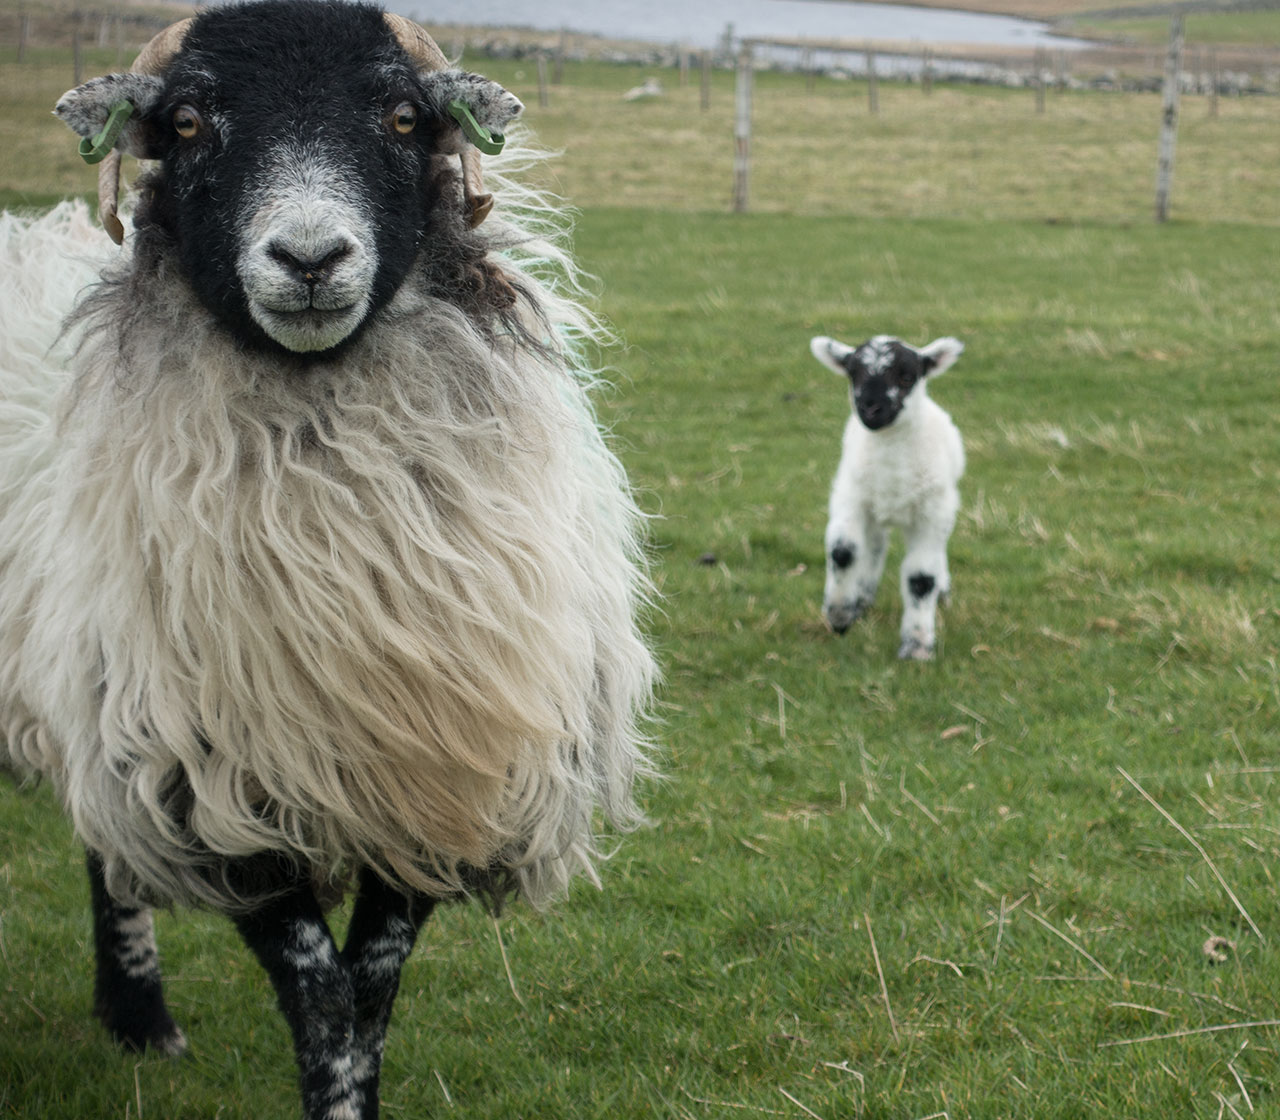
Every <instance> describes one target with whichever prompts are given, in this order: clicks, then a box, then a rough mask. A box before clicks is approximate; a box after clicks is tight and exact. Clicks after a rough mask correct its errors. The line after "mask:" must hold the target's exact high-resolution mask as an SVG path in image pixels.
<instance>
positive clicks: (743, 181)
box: [733, 42, 753, 214]
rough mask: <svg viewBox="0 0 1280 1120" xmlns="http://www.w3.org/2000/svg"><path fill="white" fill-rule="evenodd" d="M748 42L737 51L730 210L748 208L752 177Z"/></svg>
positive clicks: (750, 68)
mask: <svg viewBox="0 0 1280 1120" xmlns="http://www.w3.org/2000/svg"><path fill="white" fill-rule="evenodd" d="M751 63H752V59H751V45H750V44H749V43H745V42H744V43H743V44H742V50H741V51H739V53H738V80H737V85H736V88H735V95H736V107H737V112H736V114H735V121H734V128H733V140H734V148H733V212H734V213H735V214H744V213H746V210H747V189H748V186H749V182H750V178H751V81H752V77H753V75H752V64H751Z"/></svg>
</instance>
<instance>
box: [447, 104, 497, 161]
mask: <svg viewBox="0 0 1280 1120" xmlns="http://www.w3.org/2000/svg"><path fill="white" fill-rule="evenodd" d="M449 113H450V114H451V115H452V117H453V119H454V120H455V121H457V122H458V125H459V127H460V128H461V129H462V131H463V132H464V133H465V134H466V137H467V139H468V140H470V141H471V143H473V144H474V145H475V146H476V147H477V148H479V149H480V150H481V151H482V152H484V154H485V155H487V156H496V155H497V154H498V153H499V152H500V151H502V146H503V145H504V144H505V143H506V142H507V138H506V137H505V136H503V135H502V133H501V132H490V131H489V130H488V129H487V128H485V126H484V125H482V124H481V123H480V122H479V121H478V120H476V118H475V117H474V116H472V114H471V109H470V108H469V107H468V105H467V103H466V102H465V101H456V100H455V101H450V102H449Z"/></svg>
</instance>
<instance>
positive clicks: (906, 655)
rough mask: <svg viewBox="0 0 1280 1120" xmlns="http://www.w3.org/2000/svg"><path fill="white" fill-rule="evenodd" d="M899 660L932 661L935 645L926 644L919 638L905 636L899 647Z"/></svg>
mask: <svg viewBox="0 0 1280 1120" xmlns="http://www.w3.org/2000/svg"><path fill="white" fill-rule="evenodd" d="M898 660H899V661H932V660H933V646H930V645H925V643H924V642H922V641H920V639H919V638H903V639H902V645H900V646H899V647H898Z"/></svg>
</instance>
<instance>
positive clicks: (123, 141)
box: [53, 74, 164, 162]
mask: <svg viewBox="0 0 1280 1120" xmlns="http://www.w3.org/2000/svg"><path fill="white" fill-rule="evenodd" d="M163 92H164V82H163V81H162V80H161V79H160V78H157V77H153V76H152V75H150V74H106V75H104V76H103V77H101V78H90V79H89V81H87V82H85V84H84V85H82V86H77V87H76V88H75V89H72V90H68V91H67V92H66V93H64V94H63V95H62V97H61V98H59V100H58V104H57V105H55V106H54V109H53V111H54V112H55V113H56V114H57V115H58V116H59V117H61V118H62V120H64V121H65V122H66V123H67V124H68V125H69V126H70V127H71V129H72V131H74V132H77V133H79V134H80V135H81V136H82V137H84V138H85V139H86V140H94V139H96V138H98V137H99V136H102V134H103V130H104V129H106V128H107V125H108V122H109V121H110V120H111V118H112V116H113V113H115V115H116V119H117V120H119V119H120V117H122V116H125V114H124V113H122V112H117V111H118V110H119V109H120V106H122V105H127V106H128V107H129V111H128V115H127V117H125V119H124V121H123V123H122V124H121V125H120V128H119V132H118V133H117V134H116V135H115V136H114V137H111V136H110V134H109V133H108V134H107V135H106V137H105V138H104V141H103V150H102V151H100V152H98V153H97V158H98V159H99V160H100V159H101V158H102V157H103V156H104V155H106V152H107V151H108V150H110V149H111V148H114V149H116V150H117V151H121V152H125V153H127V154H128V155H131V156H137V157H138V158H139V159H155V158H157V156H158V155H159V151H158V149H157V143H156V142H157V139H158V134H157V131H156V127H155V123H154V119H153V117H154V112H155V110H156V108H157V107H158V106H159V104H160V99H161V96H162V94H163ZM82 154H84V153H83V152H82ZM93 162H97V160H94V161H93Z"/></svg>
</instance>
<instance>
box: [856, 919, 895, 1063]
mask: <svg viewBox="0 0 1280 1120" xmlns="http://www.w3.org/2000/svg"><path fill="white" fill-rule="evenodd" d="M862 918H863V921H865V922H866V923H867V937H868V938H869V939H870V941H871V955H872V957H874V958H875V962H876V975H877V976H879V977H880V994H881V995H882V996H883V997H884V1009H885V1013H886V1014H887V1015H888V1016H889V1029H890V1030H891V1031H893V1041H894V1042H900V1041H902V1040H901V1039H900V1038H899V1037H898V1024H897V1023H896V1022H895V1021H894V1018H893V1007H892V1006H891V1005H890V1003H889V986H888V985H887V984H886V983H885V982H884V969H883V968H881V967H880V951H879V950H878V949H877V948H876V935H875V934H874V933H872V932H871V915H870V914H866V913H864V914H863V915H862Z"/></svg>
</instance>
